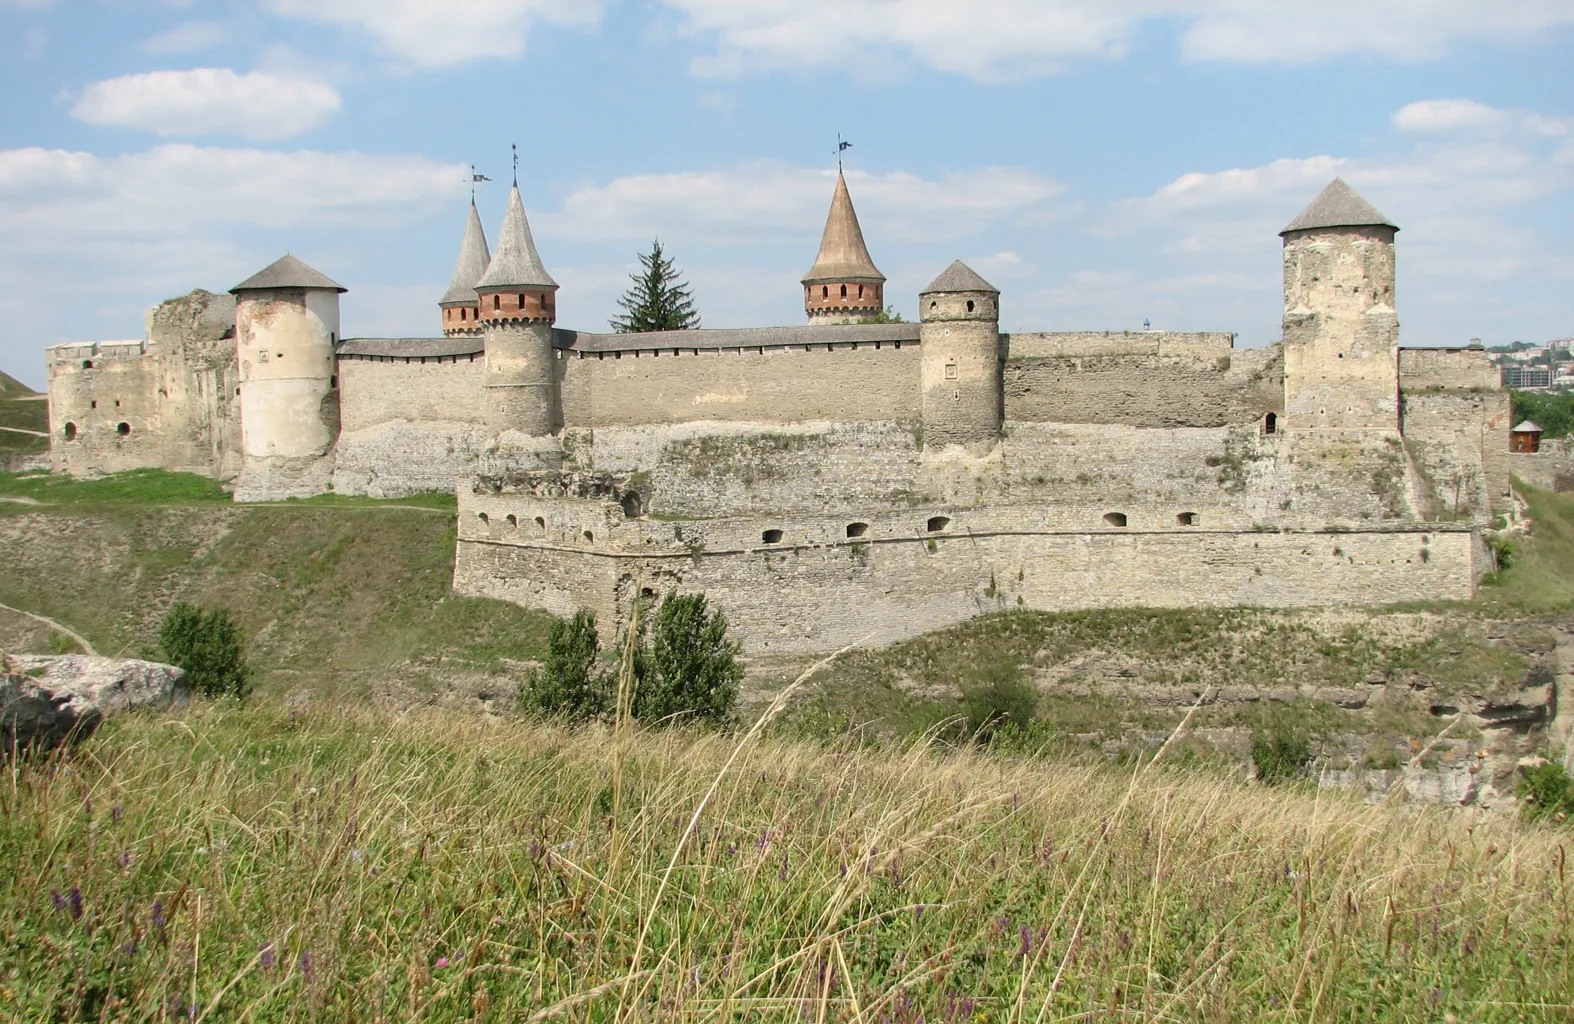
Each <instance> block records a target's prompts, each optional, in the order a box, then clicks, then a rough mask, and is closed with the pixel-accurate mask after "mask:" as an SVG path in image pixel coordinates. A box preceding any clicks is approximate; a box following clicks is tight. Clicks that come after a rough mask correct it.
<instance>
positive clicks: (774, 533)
mask: <svg viewBox="0 0 1574 1024" xmlns="http://www.w3.org/2000/svg"><path fill="white" fill-rule="evenodd" d="M760 540H761V541H763V542H764V543H766V544H780V543H781V542H782V532H781V531H780V530H766V531H765V532H764V533H762V534H760Z"/></svg>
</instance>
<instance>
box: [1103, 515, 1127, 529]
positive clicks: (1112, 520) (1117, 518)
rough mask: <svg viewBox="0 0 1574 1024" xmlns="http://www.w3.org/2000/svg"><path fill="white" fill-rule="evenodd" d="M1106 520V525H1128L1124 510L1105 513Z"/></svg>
mask: <svg viewBox="0 0 1574 1024" xmlns="http://www.w3.org/2000/svg"><path fill="white" fill-rule="evenodd" d="M1104 522H1105V524H1106V525H1109V526H1125V525H1126V513H1124V512H1106V513H1104Z"/></svg>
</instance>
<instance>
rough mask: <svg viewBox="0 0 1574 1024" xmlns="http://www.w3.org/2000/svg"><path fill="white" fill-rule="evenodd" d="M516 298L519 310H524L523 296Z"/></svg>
mask: <svg viewBox="0 0 1574 1024" xmlns="http://www.w3.org/2000/svg"><path fill="white" fill-rule="evenodd" d="M517 298H518V299H519V308H520V309H524V308H525V297H524V296H523V295H520V296H517Z"/></svg>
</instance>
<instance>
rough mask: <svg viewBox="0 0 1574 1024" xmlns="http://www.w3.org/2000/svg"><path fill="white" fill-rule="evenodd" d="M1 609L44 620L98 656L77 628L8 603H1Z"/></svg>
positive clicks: (39, 620)
mask: <svg viewBox="0 0 1574 1024" xmlns="http://www.w3.org/2000/svg"><path fill="white" fill-rule="evenodd" d="M0 611H8V612H12V613H14V614H16V615H25V616H26V617H27V618H29V619H32V620H34V621H35V622H42V623H43V624H44V625H46V626H48V627H49V628H50V629H53V630H55V631H56V632H58V633H64V634H65V635H66V636H68V637H70V638H71V639H73V640H75V641H76V642H77V644H78V646H80V647H81V648H82V651H83V653H85V654H91V655H94V656H97V654H98V652H97V651H95V650H93V645H92V644H90V643H88V642H87V638H86V637H84V636H82V634H80V633H78V632H76V631H75V630H72V629H68V628H66V627H65V626H62V625H61V624H60V623H58V622H56V621H55V620H54V619H49V618H45V617H44V616H42V615H34V614H33V613H32V612H24V611H23V610H22V609H20V608H12V607H11V606H10V605H8V604H0Z"/></svg>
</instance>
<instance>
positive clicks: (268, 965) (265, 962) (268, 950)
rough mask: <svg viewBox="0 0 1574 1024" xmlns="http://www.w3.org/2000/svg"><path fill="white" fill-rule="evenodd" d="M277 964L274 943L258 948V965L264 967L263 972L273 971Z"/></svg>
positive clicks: (264, 944) (265, 943)
mask: <svg viewBox="0 0 1574 1024" xmlns="http://www.w3.org/2000/svg"><path fill="white" fill-rule="evenodd" d="M275 962H276V959H275V957H274V954H273V943H271V942H264V943H263V944H262V945H261V946H258V947H257V963H258V964H260V965H261V966H262V969H263V970H265V971H271V970H273V965H274V963H275Z"/></svg>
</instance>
